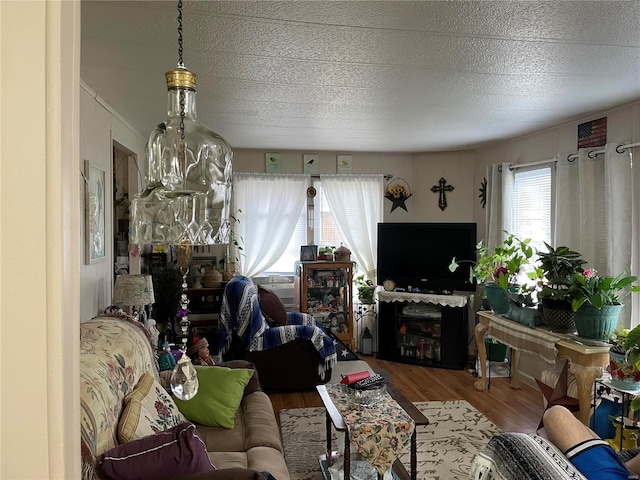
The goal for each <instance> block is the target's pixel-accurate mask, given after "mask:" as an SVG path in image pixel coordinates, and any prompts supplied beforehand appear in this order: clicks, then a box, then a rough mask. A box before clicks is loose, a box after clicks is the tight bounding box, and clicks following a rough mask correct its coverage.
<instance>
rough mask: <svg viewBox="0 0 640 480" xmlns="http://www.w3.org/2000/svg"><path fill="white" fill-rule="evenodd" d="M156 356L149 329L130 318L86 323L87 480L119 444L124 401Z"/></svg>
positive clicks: (105, 318) (83, 393)
mask: <svg viewBox="0 0 640 480" xmlns="http://www.w3.org/2000/svg"><path fill="white" fill-rule="evenodd" d="M155 364H156V358H155V354H154V351H153V349H152V348H151V342H150V340H149V338H148V336H147V333H146V331H145V329H144V328H143V327H142V325H141V324H140V323H139V322H135V321H134V320H132V319H131V318H130V317H127V316H106V315H105V316H100V317H96V318H94V319H92V320H88V321H85V322H82V323H81V324H80V410H81V412H80V418H81V430H80V431H81V441H82V461H83V466H82V470H83V478H89V477H90V476H91V471H92V469H93V464H94V463H95V461H96V459H97V457H98V456H99V455H100V454H101V453H103V452H105V451H106V450H109V449H111V448H113V447H115V446H116V444H117V438H118V435H117V431H118V422H119V420H120V415H121V413H122V405H123V401H124V397H125V395H126V394H127V393H129V391H131V390H132V389H133V388H135V386H136V385H137V384H138V380H139V379H140V377H141V376H142V374H143V373H144V372H150V373H155V371H156V370H155Z"/></svg>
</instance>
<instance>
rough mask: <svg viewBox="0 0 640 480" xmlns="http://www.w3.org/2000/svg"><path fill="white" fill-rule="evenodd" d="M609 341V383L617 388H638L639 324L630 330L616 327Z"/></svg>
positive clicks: (639, 386) (639, 376)
mask: <svg viewBox="0 0 640 480" xmlns="http://www.w3.org/2000/svg"><path fill="white" fill-rule="evenodd" d="M609 343H611V348H610V349H609V371H610V372H611V383H612V384H613V385H614V386H615V387H618V388H623V389H627V390H637V389H638V388H640V368H639V367H640V325H639V326H636V327H635V328H633V329H632V330H629V329H627V328H620V329H618V328H616V329H615V330H614V331H613V334H612V335H611V337H610V340H609ZM639 398H640V397H639ZM638 407H640V402H638Z"/></svg>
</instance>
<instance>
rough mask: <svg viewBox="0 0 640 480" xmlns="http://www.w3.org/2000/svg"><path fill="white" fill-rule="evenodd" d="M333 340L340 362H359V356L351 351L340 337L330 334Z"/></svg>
mask: <svg viewBox="0 0 640 480" xmlns="http://www.w3.org/2000/svg"><path fill="white" fill-rule="evenodd" d="M329 335H331V338H333V344H334V345H335V346H336V353H337V354H338V361H339V362H346V361H351V360H358V356H357V355H356V354H355V353H353V352H352V351H351V349H350V348H349V347H347V346H346V345H345V344H344V343H343V342H342V341H341V340H340V339H339V338H338V337H336V336H335V335H334V334H333V333H330V332H329Z"/></svg>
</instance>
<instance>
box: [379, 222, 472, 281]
mask: <svg viewBox="0 0 640 480" xmlns="http://www.w3.org/2000/svg"><path fill="white" fill-rule="evenodd" d="M476 243H477V239H476V224H475V223H379V224H378V272H377V273H378V277H377V281H378V283H379V284H382V283H383V282H384V281H385V280H386V279H391V280H393V281H394V282H395V284H396V287H400V288H405V289H406V288H407V287H408V286H411V287H412V288H414V289H415V288H417V289H419V290H420V291H422V292H428V293H443V292H445V293H446V291H449V292H451V291H453V290H461V291H474V290H475V288H476V287H475V284H474V283H472V282H469V270H470V268H471V267H472V264H470V263H462V264H460V267H459V268H458V269H457V270H456V271H455V272H450V271H449V264H450V263H451V259H452V258H453V257H455V258H456V259H457V260H458V261H460V260H471V261H474V262H475V259H476Z"/></svg>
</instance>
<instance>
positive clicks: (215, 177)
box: [131, 1, 233, 246]
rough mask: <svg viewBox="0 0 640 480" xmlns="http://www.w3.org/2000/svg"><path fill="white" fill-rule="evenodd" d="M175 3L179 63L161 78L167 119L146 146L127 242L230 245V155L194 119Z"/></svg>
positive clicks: (192, 78)
mask: <svg viewBox="0 0 640 480" xmlns="http://www.w3.org/2000/svg"><path fill="white" fill-rule="evenodd" d="M182 43H183V42H182V1H179V2H178V65H177V67H176V68H175V69H173V70H170V71H168V72H167V73H166V74H165V78H166V82H167V91H168V105H167V107H168V108H167V109H168V117H167V119H166V120H164V121H163V122H162V123H160V124H158V125H157V126H156V127H155V128H154V129H153V132H151V135H150V136H149V140H148V141H147V145H146V158H147V163H146V172H145V176H146V178H145V179H146V187H145V189H144V190H143V191H142V192H141V193H139V194H137V195H135V196H134V197H133V198H132V200H131V217H132V218H131V219H132V221H131V243H132V244H134V245H144V244H151V243H156V244H157V243H160V244H172V245H191V246H193V245H214V244H226V243H228V241H229V228H230V227H229V213H230V205H229V204H230V200H231V173H232V166H231V164H232V158H233V152H232V150H231V147H230V146H229V144H228V143H227V142H226V140H225V139H224V138H222V137H221V136H220V135H218V134H217V133H215V132H214V131H212V130H211V129H209V128H208V127H206V126H205V125H203V124H202V123H200V122H199V121H198V119H197V116H196V82H197V77H196V74H195V73H193V72H191V71H189V70H187V69H186V68H185V66H184V63H183V60H182V53H183V45H182Z"/></svg>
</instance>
